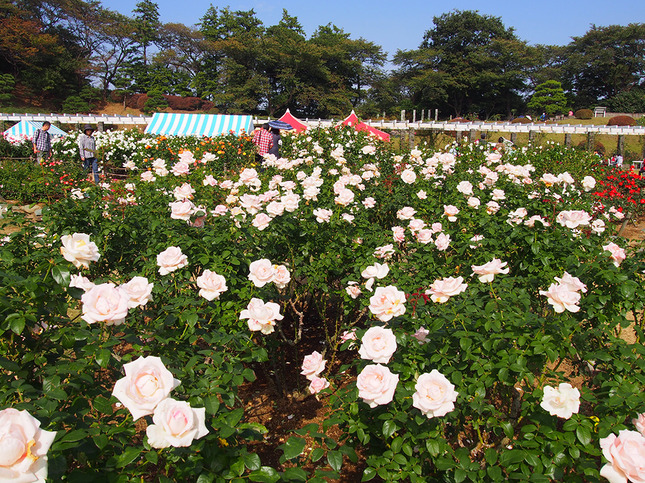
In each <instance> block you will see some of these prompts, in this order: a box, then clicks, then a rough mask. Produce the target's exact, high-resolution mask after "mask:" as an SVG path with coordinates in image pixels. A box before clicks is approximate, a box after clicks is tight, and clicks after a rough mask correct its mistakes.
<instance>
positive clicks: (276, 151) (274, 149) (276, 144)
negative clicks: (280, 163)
mask: <svg viewBox="0 0 645 483" xmlns="http://www.w3.org/2000/svg"><path fill="white" fill-rule="evenodd" d="M271 138H272V139H271V142H272V145H271V148H270V149H269V154H273V155H274V156H275V157H276V158H279V157H280V144H281V143H282V138H281V137H280V129H277V128H275V127H274V128H272V129H271Z"/></svg>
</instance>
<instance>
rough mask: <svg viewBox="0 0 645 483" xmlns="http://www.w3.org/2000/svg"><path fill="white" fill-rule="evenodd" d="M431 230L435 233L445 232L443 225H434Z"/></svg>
mask: <svg viewBox="0 0 645 483" xmlns="http://www.w3.org/2000/svg"><path fill="white" fill-rule="evenodd" d="M430 228H431V229H432V232H433V233H441V232H442V231H443V225H442V224H441V223H433V224H432V225H431V226H430Z"/></svg>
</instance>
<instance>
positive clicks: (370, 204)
mask: <svg viewBox="0 0 645 483" xmlns="http://www.w3.org/2000/svg"><path fill="white" fill-rule="evenodd" d="M363 206H364V207H365V208H374V207H375V206H376V200H375V199H374V198H372V197H371V196H370V197H368V198H365V199H364V200H363Z"/></svg>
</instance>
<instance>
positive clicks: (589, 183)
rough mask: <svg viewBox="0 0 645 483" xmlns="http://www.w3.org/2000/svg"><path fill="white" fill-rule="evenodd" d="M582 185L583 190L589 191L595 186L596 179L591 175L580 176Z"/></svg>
mask: <svg viewBox="0 0 645 483" xmlns="http://www.w3.org/2000/svg"><path fill="white" fill-rule="evenodd" d="M582 187H583V188H584V190H585V191H591V190H592V189H594V188H595V187H596V180H595V179H594V178H593V177H592V176H585V177H584V178H582Z"/></svg>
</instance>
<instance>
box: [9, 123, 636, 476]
mask: <svg viewBox="0 0 645 483" xmlns="http://www.w3.org/2000/svg"><path fill="white" fill-rule="evenodd" d="M72 144H73V141H70V146H71V145H72ZM99 146H100V149H102V150H103V151H102V152H103V154H104V155H105V156H106V158H107V159H109V160H110V162H111V163H113V164H114V165H115V166H119V165H123V166H124V167H125V169H126V170H127V173H128V179H126V180H124V181H116V182H113V183H104V184H102V185H99V186H91V185H85V184H82V183H81V185H78V186H77V185H76V184H74V185H73V186H72V185H66V187H63V188H62V190H63V191H62V192H63V193H66V196H63V197H61V198H60V199H59V200H58V201H56V202H51V203H50V204H49V206H48V209H45V210H44V212H43V220H42V222H39V223H38V224H37V225H35V224H33V223H24V222H23V220H22V219H21V218H20V217H19V216H18V215H12V217H10V218H9V219H8V221H5V224H6V223H10V224H14V225H15V227H16V228H15V229H14V230H15V231H14V230H7V231H13V232H12V233H11V234H10V235H9V236H8V238H6V239H5V240H4V242H3V244H2V246H1V247H0V254H1V257H2V269H1V270H0V274H1V275H2V278H3V280H2V284H0V292H1V293H0V300H1V301H2V302H0V310H1V314H2V320H3V322H2V325H1V326H0V329H2V331H3V335H2V356H0V366H1V367H2V370H3V376H4V381H3V391H2V407H4V408H11V409H10V410H8V411H4V412H2V413H0V415H1V416H0V417H2V418H5V419H4V420H3V426H2V427H3V428H9V429H5V430H4V433H1V434H0V448H3V449H4V450H5V451H4V452H3V454H6V455H7V456H6V457H5V458H4V460H0V476H4V475H10V474H14V473H15V474H17V473H22V474H30V473H31V474H33V473H37V474H39V475H42V474H43V471H46V469H47V468H48V469H49V477H50V479H51V480H52V481H60V480H64V481H81V480H82V481H115V482H120V481H141V480H144V481H197V482H200V483H203V482H210V481H247V480H250V481H273V482H275V481H328V480H329V479H332V480H341V481H357V480H359V479H363V480H373V479H374V480H384V481H397V480H401V481H434V480H445V481H464V480H470V481H485V480H490V481H498V480H504V479H519V480H530V481H552V480H562V479H567V480H571V481H590V480H597V479H599V478H600V477H601V474H602V476H606V477H609V478H613V480H612V481H620V480H619V479H620V478H631V479H632V480H633V481H638V480H637V479H636V478H639V477H641V476H642V475H643V471H645V469H644V467H643V464H642V461H643V458H645V437H644V436H642V435H641V434H640V433H639V432H638V431H641V432H642V431H645V428H644V426H645V422H644V421H643V419H644V417H640V419H639V415H640V414H642V413H644V412H645V401H644V400H643V398H642V389H643V382H644V374H643V369H644V368H645V361H643V358H642V356H643V353H644V349H643V346H642V342H643V315H642V310H643V300H644V298H645V295H644V293H643V290H642V287H643V271H644V270H645V262H644V258H645V257H643V253H642V250H643V244H642V240H641V241H634V242H631V243H628V242H627V240H625V239H624V238H622V237H618V236H617V235H616V234H617V231H618V228H619V227H620V223H621V221H622V219H623V218H624V216H625V213H630V214H634V216H638V213H639V211H638V210H639V208H640V207H641V206H642V205H643V201H642V195H641V191H640V188H641V186H642V180H641V179H640V178H637V177H634V176H632V175H631V174H628V175H626V176H622V175H621V174H620V173H618V174H616V173H606V172H602V171H601V169H602V168H601V167H600V166H599V165H598V164H597V160H596V159H595V158H594V157H593V156H591V155H588V154H586V153H582V152H578V151H569V150H566V149H564V148H562V147H559V146H555V145H549V146H547V147H543V148H539V147H538V148H528V149H517V150H513V151H510V152H506V153H504V154H503V155H500V154H499V153H495V152H486V151H482V150H480V149H478V148H475V147H472V146H469V145H463V146H458V145H451V146H447V147H446V149H445V150H442V151H439V152H434V151H433V150H430V149H426V148H423V149H415V150H413V151H411V152H408V153H404V154H399V153H394V152H392V151H391V150H390V148H389V147H388V146H387V145H386V144H382V143H380V142H376V141H375V140H373V139H370V138H369V137H368V136H367V135H365V134H364V133H356V132H355V131H353V130H351V129H345V128H343V129H338V130H331V131H325V130H313V131H311V132H309V133H307V134H305V135H301V136H285V139H284V145H283V147H282V150H283V156H284V158H283V159H273V158H269V159H267V160H265V161H264V163H263V165H262V166H253V154H252V153H253V147H252V145H251V144H250V140H249V139H248V138H246V137H242V138H235V137H232V136H228V137H223V138H218V139H212V140H208V139H205V140H197V139H191V138H184V139H181V138H177V139H175V138H171V139H166V138H149V137H143V136H141V135H137V134H134V133H131V134H127V133H119V134H118V135H110V134H106V135H104V138H103V139H102V140H100V142H99ZM71 156H73V153H72V151H71V148H70V147H69V146H67V145H66V144H61V145H59V146H58V152H57V157H58V158H59V160H60V161H61V162H62V163H63V164H62V165H64V164H65V163H66V162H70V160H71ZM68 158H70V159H68ZM612 176H613V177H614V179H612V178H611V177H612ZM15 185H16V186H18V185H19V184H18V183H16V184H15ZM5 226H6V225H5ZM628 327H631V330H633V338H631V339H628V340H625V338H621V336H620V335H621V334H620V330H621V328H622V329H626V328H628ZM14 410H18V411H22V412H17V411H14ZM33 418H36V419H33ZM633 419H635V420H636V422H634V423H632V420H633ZM37 421H39V422H40V428H42V430H40V429H38V428H37ZM24 428H28V429H24ZM52 432H56V434H55V435H54V434H53V433H52ZM15 448H18V449H15ZM9 449H11V451H9ZM12 451H13V452H12ZM639 458H640V459H639ZM601 471H602V473H601ZM2 472H5V473H2ZM9 472H14V473H9ZM38 472H40V473H38ZM25 481H27V480H25Z"/></svg>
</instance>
